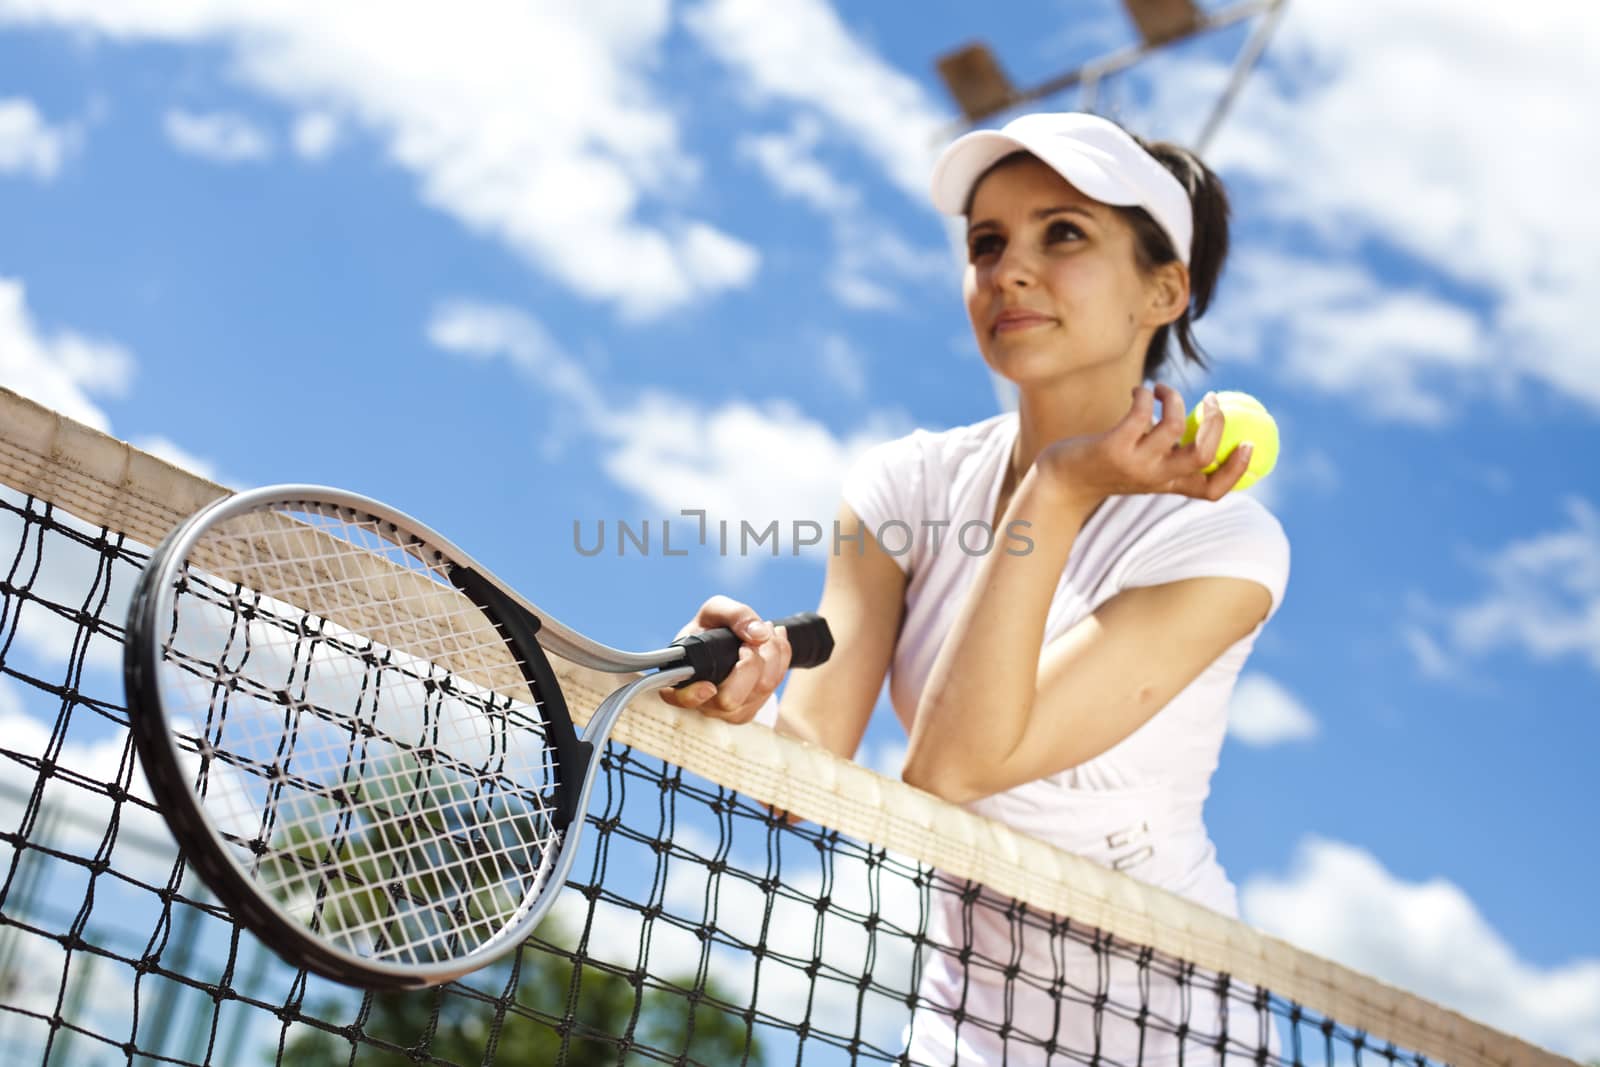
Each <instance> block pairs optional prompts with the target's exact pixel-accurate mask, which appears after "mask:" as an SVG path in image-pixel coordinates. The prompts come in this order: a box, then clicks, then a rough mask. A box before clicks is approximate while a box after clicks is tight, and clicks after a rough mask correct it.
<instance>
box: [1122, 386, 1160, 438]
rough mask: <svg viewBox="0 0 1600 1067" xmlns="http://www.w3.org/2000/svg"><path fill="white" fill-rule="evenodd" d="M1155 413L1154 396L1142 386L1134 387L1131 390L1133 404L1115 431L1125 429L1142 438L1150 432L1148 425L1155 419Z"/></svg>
mask: <svg viewBox="0 0 1600 1067" xmlns="http://www.w3.org/2000/svg"><path fill="white" fill-rule="evenodd" d="M1155 413H1156V399H1155V394H1154V393H1152V392H1151V391H1150V390H1148V389H1146V388H1145V387H1144V386H1142V385H1140V386H1135V387H1134V390H1133V402H1132V404H1130V405H1129V407H1128V413H1127V414H1126V415H1125V416H1123V419H1122V421H1121V422H1120V423H1118V424H1117V427H1116V429H1118V430H1123V429H1127V430H1130V431H1132V432H1133V433H1134V434H1136V435H1138V436H1140V437H1143V436H1144V435H1145V434H1147V433H1149V432H1150V423H1151V420H1153V419H1154V418H1155Z"/></svg>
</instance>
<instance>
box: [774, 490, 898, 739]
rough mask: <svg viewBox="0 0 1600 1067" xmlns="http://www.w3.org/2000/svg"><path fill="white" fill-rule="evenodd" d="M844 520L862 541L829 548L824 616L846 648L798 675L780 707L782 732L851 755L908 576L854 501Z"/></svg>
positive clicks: (880, 675)
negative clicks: (875, 534) (857, 533)
mask: <svg viewBox="0 0 1600 1067" xmlns="http://www.w3.org/2000/svg"><path fill="white" fill-rule="evenodd" d="M838 522H839V527H838V528H839V530H840V531H841V532H842V533H844V534H846V535H848V534H849V533H850V532H851V531H855V530H859V531H860V532H861V540H860V542H856V541H845V542H843V544H842V545H841V546H840V548H839V550H838V551H837V552H831V548H832V545H831V544H829V546H828V547H829V548H830V555H829V557H828V570H827V576H826V577H825V578H824V579H823V584H822V602H821V603H820V604H819V605H818V607H817V614H819V615H821V616H822V617H823V618H825V619H827V620H828V628H829V629H830V630H832V631H833V641H834V647H835V648H836V649H837V650H838V651H837V654H835V655H834V657H833V658H832V659H830V660H829V661H828V662H827V663H825V664H823V665H822V666H820V667H815V668H813V669H811V670H805V671H792V672H790V674H789V684H788V687H787V688H786V689H784V691H783V701H782V703H781V704H780V705H779V708H778V732H779V733H781V734H784V735H786V736H789V737H797V738H800V739H801V740H804V741H810V742H811V743H813V744H817V745H821V746H822V747H823V748H825V749H827V750H828V751H830V752H832V753H834V754H835V755H838V756H843V757H844V758H846V759H849V758H850V757H852V756H854V755H855V752H856V749H857V748H858V747H860V745H861V736H862V735H863V734H864V733H866V730H867V720H868V719H870V718H871V717H872V708H873V705H875V704H876V703H877V701H878V693H879V692H880V691H881V690H882V689H883V680H884V678H885V677H886V676H887V675H888V673H889V663H890V660H891V659H892V658H893V657H894V646H895V639H896V638H897V637H898V636H899V634H900V622H901V618H902V616H903V615H904V613H905V597H906V574H905V572H904V571H902V570H901V569H900V565H899V564H898V563H896V562H895V560H894V557H893V556H891V555H890V554H889V553H888V552H885V551H884V550H883V548H882V547H881V546H880V545H879V544H878V542H877V541H876V540H874V539H873V536H872V533H871V532H870V531H869V530H868V529H867V528H866V524H865V523H863V522H862V521H861V520H860V518H859V517H858V516H857V515H856V513H855V511H854V510H853V509H852V508H851V507H850V505H849V504H846V503H841V504H840V505H839V515H838ZM825 543H827V542H825ZM858 544H859V545H860V548H859V550H858V549H857V547H856V546H857V545H858Z"/></svg>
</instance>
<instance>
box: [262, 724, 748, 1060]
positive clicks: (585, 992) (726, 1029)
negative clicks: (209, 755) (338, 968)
mask: <svg viewBox="0 0 1600 1067" xmlns="http://www.w3.org/2000/svg"><path fill="white" fill-rule="evenodd" d="M384 770H386V771H388V773H383V774H373V775H372V776H371V777H370V778H369V779H368V780H367V781H366V782H364V783H362V784H360V785H358V786H350V787H344V788H343V789H342V791H341V792H340V793H338V794H337V795H334V794H333V793H332V791H330V795H329V796H327V797H315V798H312V799H311V800H310V801H309V802H307V801H306V800H304V799H301V800H300V801H299V807H298V809H297V811H296V814H297V815H299V816H300V817H299V818H298V819H294V820H287V821H286V822H285V824H283V825H282V826H280V827H279V828H278V829H277V830H276V832H275V833H274V835H273V838H272V842H271V847H270V848H268V849H266V850H265V853H266V855H265V857H264V859H263V860H262V874H263V880H264V881H265V882H266V883H268V884H269V885H272V886H274V887H276V892H277V894H278V895H279V897H280V899H281V901H282V902H283V904H284V906H285V908H286V909H287V910H289V911H290V913H291V914H296V915H298V916H300V917H301V918H302V920H303V921H306V922H308V923H311V922H315V924H316V925H317V927H318V928H319V929H320V930H322V931H323V933H324V934H325V935H331V936H333V937H334V938H335V939H336V940H339V939H342V938H344V937H346V936H347V935H350V936H354V937H356V938H358V939H360V941H359V944H365V945H367V947H373V946H377V945H381V944H382V943H385V942H387V943H389V944H395V943H399V942H404V941H411V940H416V939H421V938H430V937H439V936H448V935H449V932H450V931H451V929H452V928H457V927H456V924H464V925H467V926H470V925H471V924H473V923H474V921H476V920H478V919H480V918H481V917H484V916H495V915H503V914H505V913H506V912H507V910H508V909H509V908H510V907H514V906H515V905H516V904H517V903H518V901H519V900H520V893H519V892H518V890H517V888H516V887H517V880H518V878H519V877H520V875H519V873H518V872H519V869H520V870H523V871H525V870H526V869H529V868H531V867H535V866H537V860H536V859H535V858H534V850H536V849H537V848H538V847H539V845H538V843H539V840H540V834H539V829H540V827H539V823H538V821H537V820H536V819H535V818H533V817H532V815H531V813H530V812H528V811H527V810H526V809H525V807H523V806H521V805H518V804H517V803H516V802H515V798H512V800H511V801H509V802H508V801H507V800H506V799H505V798H503V797H499V796H495V795H492V794H491V795H489V796H488V797H476V796H475V795H474V794H473V793H472V792H471V791H470V790H467V789H464V788H461V787H460V786H459V785H458V784H457V783H456V782H455V781H454V780H453V779H454V772H453V771H451V770H449V769H448V768H439V767H427V766H424V765H423V764H422V763H420V762H419V761H418V760H417V759H416V758H414V757H410V756H406V755H402V754H397V755H395V756H393V757H391V760H390V761H389V764H388V766H386V767H385V768H384ZM308 813H315V814H314V815H313V816H312V817H309V818H308V817H306V815H307V814H308ZM481 827H490V828H492V833H493V834H494V837H493V839H492V840H485V838H484V835H483V834H482V833H480V832H479V828H481ZM519 863H520V868H519ZM439 869H443V870H453V871H456V872H471V873H470V875H468V877H467V879H466V881H465V884H458V885H457V886H456V887H455V889H454V892H455V893H456V896H455V898H454V900H453V901H452V902H449V904H448V906H441V904H440V902H439V900H438V896H437V894H438V884H437V881H436V880H435V879H434V878H432V877H431V876H429V875H425V874H418V873H417V872H425V871H429V870H439ZM330 872H333V873H330ZM317 884H321V885H322V886H323V888H324V891H323V892H313V891H312V890H313V887H314V886H315V885H317ZM552 929H553V927H552V923H551V922H549V921H548V920H547V921H546V922H545V923H544V925H543V926H542V927H541V937H543V938H552V940H553V941H554V942H555V943H554V944H551V945H550V946H549V947H548V948H541V947H539V946H538V945H537V944H536V943H534V942H530V943H528V944H527V945H525V946H524V947H523V949H522V951H521V969H520V972H519V973H518V975H517V983H516V989H515V992H514V999H513V1004H514V1006H510V1007H508V1008H507V1010H506V1011H505V1013H504V1015H503V1018H502V1019H501V1021H500V1022H499V1023H498V1024H496V1022H495V1017H496V1014H497V1010H498V1008H497V1005H496V1004H495V1003H494V1002H493V1001H492V1000H485V999H483V998H482V997H480V996H475V995H473V993H472V992H471V991H469V990H467V989H465V988H464V987H453V986H445V987H442V988H438V989H430V990H422V991H412V992H401V993H382V994H375V995H374V996H373V997H372V998H371V1000H370V1002H369V1004H368V1005H367V1010H366V1013H365V1016H364V1018H362V1019H360V1020H359V1022H360V1033H361V1034H362V1035H363V1036H364V1037H365V1038H366V1040H361V1039H360V1038H357V1039H354V1040H352V1039H350V1038H346V1037H344V1036H341V1035H335V1034H330V1033H327V1032H326V1031H323V1030H318V1029H316V1028H314V1027H311V1026H301V1027H298V1028H297V1029H296V1031H295V1034H294V1036H293V1038H292V1040H291V1041H290V1043H289V1045H288V1047H287V1048H286V1049H285V1050H284V1056H283V1060H282V1062H283V1063H285V1064H288V1065H290V1067H334V1065H338V1067H347V1065H360V1067H409V1065H411V1064H415V1063H417V1062H424V1063H427V1062H439V1061H442V1062H445V1063H454V1064H463V1065H467V1064H482V1063H485V1062H489V1063H504V1064H517V1065H519V1067H520V1065H522V1064H537V1065H543V1064H549V1063H565V1064H568V1065H570V1067H590V1065H595V1067H598V1065H600V1064H610V1065H613V1067H615V1065H616V1064H618V1063H622V1064H636V1063H645V1062H649V1063H659V1062H661V1060H662V1058H663V1057H664V1058H666V1059H667V1060H668V1061H669V1062H671V1061H672V1060H674V1059H675V1058H676V1057H678V1056H685V1057H686V1058H687V1059H688V1061H689V1062H692V1063H700V1064H707V1065H713V1067H724V1065H731V1064H760V1063H761V1053H760V1047H759V1044H758V1042H757V1041H756V1040H755V1038H754V1036H753V1035H752V1034H751V1033H750V1028H749V1027H748V1026H747V1025H746V1024H745V1022H744V1021H743V1020H742V1019H741V1018H740V1017H739V1016H738V1015H736V1014H732V1013H730V1012H727V1011H725V1010H723V1009H721V1008H718V1007H716V1006H714V1005H712V1004H708V1003H705V1002H704V998H707V997H709V998H711V999H714V1000H719V1001H727V1000H728V998H727V997H726V996H725V995H723V994H721V993H720V992H719V991H718V990H717V989H716V987H714V986H711V985H709V984H708V985H707V986H705V987H704V990H703V992H702V993H701V994H700V995H698V996H693V997H691V994H690V991H689V989H688V988H680V987H688V986H692V985H693V983H692V981H686V980H683V981H672V982H671V983H670V987H663V986H662V985H660V984H655V985H651V984H646V983H644V982H643V981H641V980H639V979H638V978H637V977H635V976H632V975H629V974H624V973H618V971H617V970H616V969H614V968H607V967H604V966H602V965H600V964H597V963H584V964H582V965H581V969H579V970H578V972H577V988H576V991H574V988H573V980H574V967H575V965H574V963H573V961H572V957H571V954H570V953H569V952H567V951H565V950H564V949H563V948H562V947H561V946H562V945H564V944H565V943H566V939H564V938H562V937H561V936H560V934H559V932H556V933H555V934H552ZM511 972H512V964H510V963H501V964H496V965H494V966H493V967H491V968H488V969H486V970H485V971H484V972H481V973H479V974H477V975H474V976H473V977H472V979H471V982H472V986H473V987H474V988H475V989H478V990H492V989H496V988H499V989H503V988H505V986H506V985H507V984H508V983H509V982H510V978H511ZM351 1009H352V1006H351V1004H350V1002H349V1001H342V1002H341V1001H329V1002H326V1003H323V1004H320V1005H318V1006H316V1008H315V1010H314V1015H315V1016H316V1017H317V1018H320V1019H327V1020H335V1019H349V1018H350V1013H351ZM691 1023H692V1025H691ZM558 1026H560V1027H562V1029H566V1030H567V1031H568V1033H567V1036H566V1037H565V1039H564V1038H563V1034H562V1031H561V1029H558ZM491 1040H493V1049H494V1052H493V1058H492V1059H487V1060H486V1057H488V1056H489V1055H490V1053H489V1049H490V1046H491ZM563 1040H565V1041H566V1054H565V1057H564V1058H563V1057H562V1044H563ZM372 1042H382V1043H388V1044H391V1045H394V1046H398V1047H399V1048H401V1049H404V1050H406V1051H405V1052H398V1053H397V1052H392V1051H390V1050H388V1049H385V1048H382V1047H379V1046H378V1045H376V1044H373V1043H372ZM624 1043H626V1047H627V1048H629V1049H632V1048H639V1047H643V1048H648V1049H650V1050H652V1051H653V1052H654V1053H655V1054H656V1055H654V1056H650V1057H643V1056H639V1055H637V1054H634V1053H631V1052H630V1053H624V1052H623V1051H621V1050H622V1048H623V1046H624Z"/></svg>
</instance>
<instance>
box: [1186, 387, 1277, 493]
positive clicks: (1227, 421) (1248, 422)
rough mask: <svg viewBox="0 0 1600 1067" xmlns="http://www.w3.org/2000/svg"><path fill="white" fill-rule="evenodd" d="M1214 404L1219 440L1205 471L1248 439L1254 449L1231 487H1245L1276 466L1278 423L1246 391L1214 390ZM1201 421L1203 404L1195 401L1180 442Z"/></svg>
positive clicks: (1194, 431) (1196, 430) (1189, 436)
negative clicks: (1219, 418)
mask: <svg viewBox="0 0 1600 1067" xmlns="http://www.w3.org/2000/svg"><path fill="white" fill-rule="evenodd" d="M1217 406H1218V407H1219V408H1220V409H1221V411H1222V440H1221V441H1220V442H1218V444H1217V458H1216V460H1215V461H1214V462H1213V463H1212V464H1211V466H1209V467H1207V468H1206V473H1207V474H1210V473H1211V472H1212V471H1214V470H1216V469H1217V468H1218V467H1220V466H1222V465H1223V463H1225V462H1227V459H1228V457H1229V456H1230V455H1232V454H1233V450H1234V449H1235V448H1238V447H1239V446H1240V445H1241V444H1244V443H1245V442H1246V441H1248V442H1250V443H1251V444H1252V445H1254V446H1255V451H1254V452H1252V453H1251V455H1250V466H1249V468H1248V469H1247V470H1246V471H1245V472H1244V476H1243V477H1242V478H1240V479H1239V483H1238V484H1237V485H1235V486H1234V489H1245V488H1248V487H1249V486H1252V485H1254V484H1255V483H1256V482H1259V481H1260V480H1261V479H1263V478H1265V477H1266V476H1267V475H1269V474H1271V473H1272V468H1273V467H1276V466H1277V465H1278V424H1277V422H1276V421H1275V420H1274V419H1273V418H1272V414H1271V412H1269V411H1267V409H1266V408H1265V407H1264V406H1263V405H1262V403H1261V401H1259V400H1257V399H1256V398H1255V397H1253V396H1251V395H1250V394H1249V393H1237V392H1225V393H1218V394H1217ZM1204 421H1205V406H1204V405H1203V404H1196V405H1195V406H1194V410H1193V411H1191V412H1189V421H1188V422H1187V424H1185V426H1184V430H1183V443H1184V444H1189V443H1190V442H1192V441H1193V440H1194V439H1195V437H1196V436H1198V435H1199V433H1200V424H1201V423H1202V422H1204Z"/></svg>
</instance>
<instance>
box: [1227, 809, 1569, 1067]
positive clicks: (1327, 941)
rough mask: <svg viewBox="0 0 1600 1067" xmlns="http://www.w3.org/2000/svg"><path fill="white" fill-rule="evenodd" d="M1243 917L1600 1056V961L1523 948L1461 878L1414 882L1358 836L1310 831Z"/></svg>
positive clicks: (1532, 1034) (1263, 881)
mask: <svg viewBox="0 0 1600 1067" xmlns="http://www.w3.org/2000/svg"><path fill="white" fill-rule="evenodd" d="M1240 903H1241V907H1242V910H1243V913H1244V916H1245V919H1246V920H1247V921H1248V922H1250V923H1251V924H1252V925H1254V926H1257V927H1259V928H1261V929H1262V930H1264V931H1266V932H1267V933H1270V934H1275V935H1277V936H1280V937H1283V938H1285V939H1286V940H1289V941H1292V942H1293V943H1295V944H1296V945H1299V946H1301V947H1302V948H1305V949H1307V950H1309V951H1311V952H1314V953H1316V954H1318V955H1321V956H1327V957H1329V958H1331V959H1334V960H1337V961H1338V962H1340V963H1343V964H1345V965H1346V966H1349V967H1352V968H1354V969H1355V970H1358V971H1363V972H1365V973H1368V974H1371V975H1373V976H1374V977H1377V978H1379V979H1381V980H1383V981H1385V982H1388V983H1391V984H1393V985H1396V986H1399V987H1401V988H1403V989H1410V990H1413V991H1415V992H1417V993H1419V994H1421V995H1422V996H1425V997H1428V998H1430V999H1433V1000H1437V1001H1438V1002H1440V1003H1441V1004H1444V1005H1446V1006H1447V1007H1451V1008H1454V1009H1456V1010H1457V1011H1460V1012H1462V1013H1464V1014H1466V1015H1467V1016H1469V1017H1471V1018H1474V1019H1478V1020H1481V1021H1482V1022H1485V1023H1487V1024H1489V1025H1490V1026H1494V1027H1497V1028H1500V1029H1503V1030H1506V1031H1508V1032H1511V1033H1514V1034H1517V1035H1518V1036H1520V1037H1523V1038H1525V1039H1527V1040H1531V1041H1533V1042H1535V1043H1537V1044H1541V1045H1545V1046H1548V1047H1550V1048H1552V1049H1554V1050H1557V1051H1560V1052H1563V1053H1565V1054H1567V1055H1571V1056H1576V1057H1580V1058H1582V1057H1594V1056H1600V1007H1597V1006H1600V959H1575V960H1572V961H1570V962H1567V963H1563V964H1560V965H1556V966H1550V967H1541V966H1538V965H1535V964H1533V963H1531V962H1529V961H1526V960H1523V959H1521V958H1519V957H1518V956H1517V954H1516V952H1515V951H1514V950H1513V948H1512V947H1511V946H1510V945H1509V944H1508V943H1507V942H1506V940H1505V938H1504V937H1503V936H1502V935H1501V934H1500V933H1499V932H1498V931H1497V930H1495V929H1494V928H1493V927H1492V926H1491V925H1490V924H1489V922H1488V921H1487V920H1486V919H1485V918H1484V917H1483V915H1482V914H1481V913H1480V912H1479V911H1478V909H1477V907H1476V906H1475V905H1474V904H1473V903H1472V900H1471V899H1470V898H1469V897H1468V896H1467V895H1466V893H1464V892H1463V891H1462V890H1461V888H1460V887H1458V886H1456V885H1454V884H1453V883H1451V882H1449V881H1446V880H1444V879H1442V878H1434V879H1430V880H1428V881H1426V882H1408V881H1405V880H1404V879H1401V878H1399V877H1396V876H1395V875H1394V874H1392V873H1390V872H1389V871H1388V870H1386V869H1385V868H1384V866H1383V865H1382V864H1381V863H1380V862H1379V861H1378V860H1377V859H1376V858H1375V857H1374V856H1372V854H1371V853H1369V852H1366V851H1365V850H1363V849H1361V848H1358V847H1356V846H1354V845H1349V844H1344V843H1341V842H1336V841H1328V840H1324V839H1320V838H1315V837H1313V838H1308V839H1306V840H1305V841H1303V842H1302V843H1301V845H1300V848H1299V849H1298V851H1297V853H1296V857H1295V861H1294V864H1293V867H1292V869H1291V870H1290V871H1289V872H1288V873H1287V874H1285V875H1281V876H1274V875H1261V876H1256V877H1252V878H1250V879H1248V880H1247V881H1246V882H1245V884H1244V886H1243V888H1242V890H1241V892H1240Z"/></svg>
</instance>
